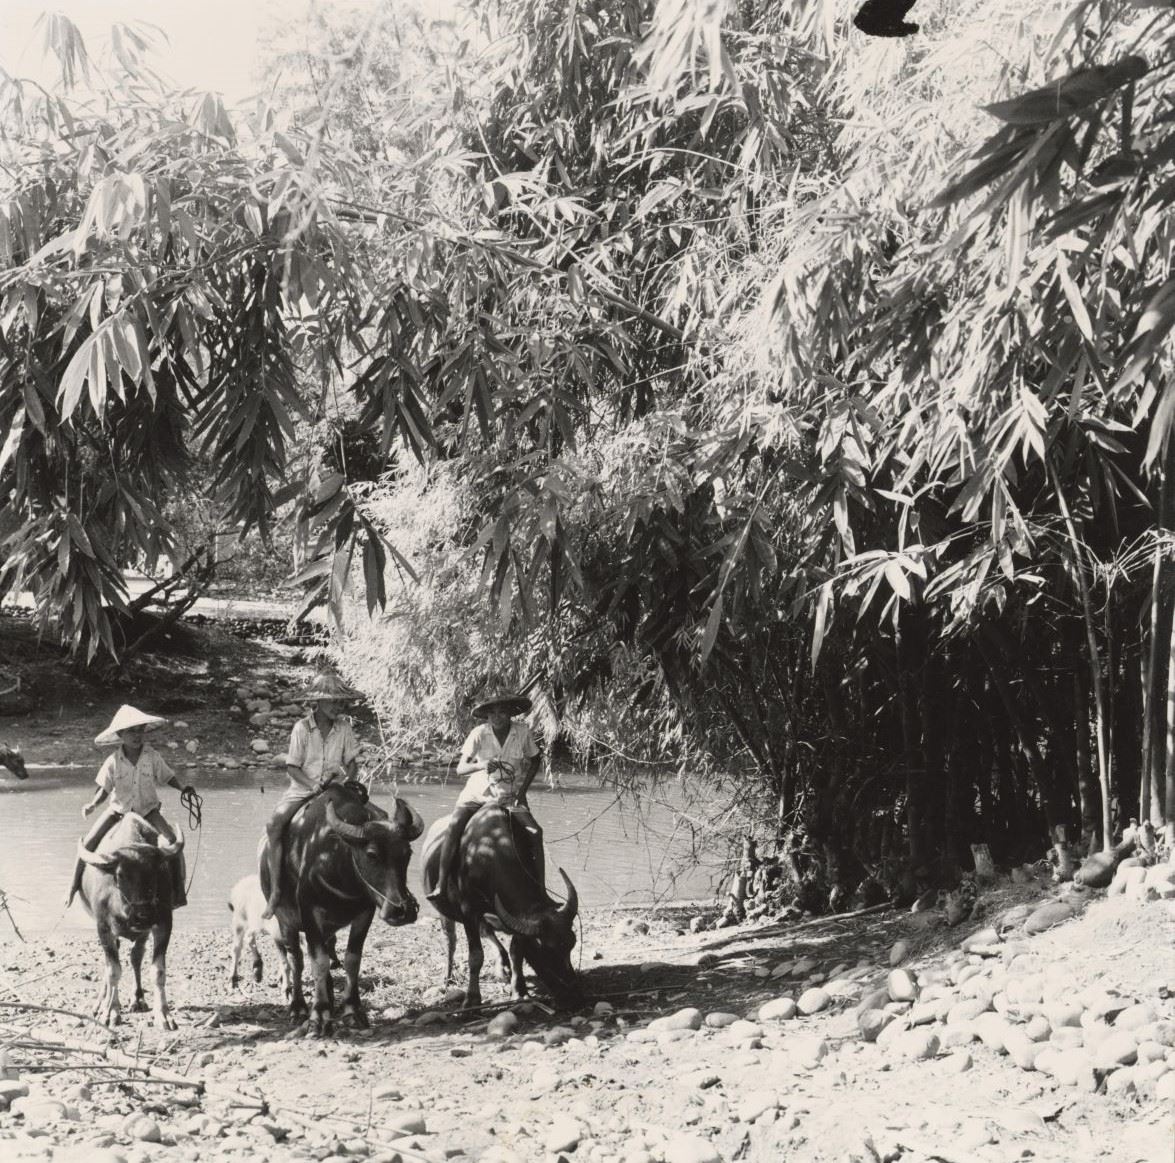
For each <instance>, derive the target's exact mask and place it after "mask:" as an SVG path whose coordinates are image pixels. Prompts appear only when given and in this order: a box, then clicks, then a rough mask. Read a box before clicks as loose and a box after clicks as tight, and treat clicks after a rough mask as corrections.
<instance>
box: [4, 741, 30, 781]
mask: <svg viewBox="0 0 1175 1163" xmlns="http://www.w3.org/2000/svg"><path fill="white" fill-rule="evenodd" d="M0 767H6V768H8V770H9V771H11V772H12V774H13V775H15V776H16V778H17V779H28V777H29V769H28V768H27V767H25V765H24V756H23V755H21V753H20V748H19V747H6V746H5V745H4V744H3V743H0Z"/></svg>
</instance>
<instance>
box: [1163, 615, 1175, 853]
mask: <svg viewBox="0 0 1175 1163" xmlns="http://www.w3.org/2000/svg"><path fill="white" fill-rule="evenodd" d="M1167 658H1168V662H1167V732H1166V738H1165V739H1164V744H1165V747H1166V763H1165V764H1164V771H1163V778H1164V780H1165V782H1166V785H1167V786H1166V790H1167V797H1166V798H1167V804H1166V808H1167V818H1166V820H1165V821H1164V822H1165V824H1166V829H1167V847H1168V849H1171V850H1175V617H1172V619H1171V638H1170V642H1169V646H1168V654H1167Z"/></svg>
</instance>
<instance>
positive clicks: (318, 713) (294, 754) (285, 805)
mask: <svg viewBox="0 0 1175 1163" xmlns="http://www.w3.org/2000/svg"><path fill="white" fill-rule="evenodd" d="M362 697H363V696H362V695H360V694H359V692H358V691H356V690H353V689H352V688H351V687H349V686H347V684H346V683H345V682H343V681H342V680H341V679H339V678H337V677H335V675H333V674H319V675H315V677H314V678H313V679H312V680H311V681H310V684H309V685H308V686H307V688H306V690H305V691H304V692H303V694H302V698H303V700H304V701H305V702H306V703H309V704H311V710H310V713H309V714H308V715H306V717H305V718H302V719H299V720H298V721H297V722H296V723H295V724H294V728H293V730H292V731H291V732H290V746H289V752H288V754H287V755H286V775H288V776H289V779H290V782H289V786H288V787H287V788H286V790H285V792H284V793H283V794H282V798H281V799H280V800H278V804H277V807H276V808H275V809H274V813H273V815H272V816H270V818H269V823H268V824H266V825H265V834H266V836H267V837H268V839H269V847H268V854H267V861H266V863H267V866H268V868H269V896H268V898H267V900H266V903H265V912H264V914H263V916H264V917H266V918H269V917H272V916H273V914H274V913H275V912H276V911H277V909H278V908H279V906H280V905H281V867H282V849H283V845H284V842H285V831H286V825H287V824H289V822H290V821H291V820H292V819H293V818H294V814H295V813H296V812H297V810H298V809H299V808H300V807H301V806H302V804H304V803H305V802H306V800H307V799H308V798H309V797H310V796H312V795H314V793H315V792H317V791H318V790H319V788H321V787H322V786H323V785H324V784H327V783H329V782H330V781H331V780H332V779H354V778H355V776H356V775H357V773H358V770H359V744H358V742H357V741H356V739H355V731H354V729H353V728H352V726H351V720H350V718H349V717H348V716H346V715H344V714H343V708H344V707H345V706H346V705H347V704H348V703H354V702H358V701H359V700H360V699H361V698H362Z"/></svg>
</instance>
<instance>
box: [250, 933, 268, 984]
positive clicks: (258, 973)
mask: <svg viewBox="0 0 1175 1163" xmlns="http://www.w3.org/2000/svg"><path fill="white" fill-rule="evenodd" d="M249 951H250V952H251V953H252V954H253V980H254V981H256V982H257V983H258V984H260V982H261V980H262V979H263V978H264V977H265V963H264V962H263V961H262V960H261V950H260V949H258V948H257V934H256V933H250V934H249Z"/></svg>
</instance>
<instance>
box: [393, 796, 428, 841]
mask: <svg viewBox="0 0 1175 1163" xmlns="http://www.w3.org/2000/svg"><path fill="white" fill-rule="evenodd" d="M396 803H397V804H402V805H403V806H404V807H406V808H407V809H408V815H409V822H408V826H407V827H401V828H400V830H401V831H402V832H403V835H404V839H405V840H415V839H416V837H417V836H419V835H420V833H421V832H423V831H424V820H423V819H422V818H421V815H420V813H419V812H418V811H417V810H416V809H415V808H414V807H413V806H412V805H411V804H410V803H409V802H408V801H407V800H397V801H396Z"/></svg>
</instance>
